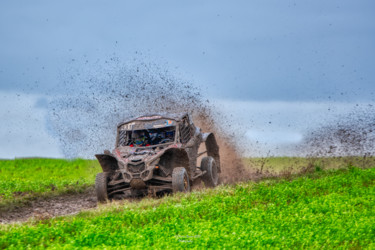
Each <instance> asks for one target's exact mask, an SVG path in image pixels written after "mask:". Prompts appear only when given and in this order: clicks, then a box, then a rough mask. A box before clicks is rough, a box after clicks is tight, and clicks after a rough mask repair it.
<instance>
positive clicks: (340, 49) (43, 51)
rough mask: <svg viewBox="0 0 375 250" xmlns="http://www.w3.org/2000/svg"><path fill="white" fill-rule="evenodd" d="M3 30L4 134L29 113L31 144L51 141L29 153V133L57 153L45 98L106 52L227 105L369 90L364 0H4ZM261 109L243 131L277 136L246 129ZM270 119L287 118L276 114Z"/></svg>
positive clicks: (373, 73)
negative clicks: (166, 73) (165, 72)
mask: <svg viewBox="0 0 375 250" xmlns="http://www.w3.org/2000/svg"><path fill="white" fill-rule="evenodd" d="M0 38H1V39H0V96H2V97H3V100H4V101H3V103H2V104H1V111H2V112H1V116H2V117H1V119H2V121H3V122H2V125H1V126H2V127H6V128H7V129H8V131H11V132H12V131H13V132H14V133H13V135H9V133H8V132H4V131H5V130H4V131H3V132H2V134H1V138H3V141H4V140H5V141H13V142H14V141H22V137H19V138H18V139H16V137H15V135H14V134H17V133H15V132H16V131H18V130H19V131H22V126H21V125H17V124H22V122H21V121H22V120H23V119H22V118H21V117H24V115H23V114H27V115H28V116H29V117H30V121H32V120H33V119H34V122H33V124H34V125H35V126H36V127H38V128H40V129H39V130H38V131H39V132H38V133H42V134H43V135H44V136H41V138H44V139H43V140H41V142H40V144H39V145H40V148H41V149H42V148H45V147H46V146H45V145H52V146H49V147H47V148H51V152H50V153H46V152H47V151H45V150H44V151H43V150H39V151H38V150H37V148H38V146H37V145H38V144H37V142H36V141H37V140H34V143H35V144H36V145H35V146H34V147H33V148H34V149H33V151H30V154H32V155H37V154H46V155H47V156H59V155H61V152H60V153H57V152H59V150H58V148H59V143H58V140H57V139H56V138H54V137H53V133H51V132H50V131H48V125H46V119H45V116H46V112H47V111H46V110H44V111H43V108H46V105H45V103H46V102H48V101H50V100H51V99H53V98H54V97H55V96H56V95H69V93H64V88H63V87H62V85H63V84H64V81H66V79H67V76H66V74H67V73H66V72H72V71H74V70H78V71H80V69H81V68H84V67H86V66H85V65H86V64H87V63H89V64H96V65H98V64H99V65H100V64H105V61H106V60H108V59H109V58H111V57H116V58H119V59H120V60H121V61H122V62H125V63H131V62H132V60H133V59H134V58H136V59H137V60H140V59H139V58H142V60H144V61H146V63H147V61H148V60H149V61H152V62H154V63H160V65H166V66H165V67H168V68H171V69H172V71H173V72H174V74H176V75H177V76H178V77H180V78H183V79H186V81H191V82H192V84H194V85H196V86H199V87H200V88H201V89H202V91H203V92H204V94H205V95H206V96H207V98H209V99H211V100H217V101H218V102H221V103H226V104H227V105H230V103H235V102H241V103H242V106H243V107H246V105H248V106H251V105H252V104H253V105H255V103H256V104H257V105H258V104H259V107H264V105H262V103H263V104H265V105H270V104H272V103H273V104H274V105H276V106H275V107H276V108H277V107H280V106H278V105H277V103H280V102H282V103H288V105H295V106H296V107H300V106H301V103H302V104H303V103H304V104H306V105H308V104H310V103H313V104H316V105H318V106H319V105H322V103H331V104H327V105H328V106H339V105H341V104H342V105H343V107H344V106H345V107H348V105H349V106H350V105H351V104H352V105H355V104H357V103H372V102H374V98H375V96H374V91H375V82H374V80H375V70H374V65H375V46H374V44H375V3H374V2H373V1H303V2H302V1H235V2H233V1H204V2H202V1H186V2H176V1H158V2H156V1H137V2H135V1H111V2H105V1H32V2H30V1H2V2H1V3H0ZM140 55H141V56H140ZM68 74H69V73H68ZM77 84H79V83H77ZM13 97H17V98H13ZM332 103H334V104H332ZM283 107H284V106H283ZM288 107H289V108H285V109H283V110H277V109H276V110H275V109H272V110H273V111H272V112H275V114H278V113H280V112H281V113H283V112H285V113H288V110H290V109H291V108H290V106H288ZM319 107H321V106H319ZM267 110H268V111H267ZM270 110H271V109H265V110H264V112H271V111H270ZM309 110H310V111H309V112H317V113H316V114H322V111H317V110H319V109H309ZM314 110H315V111H314ZM340 110H341V109H340ZM348 110H349V108H348ZM43 112H45V113H43ZM264 112H263V113H262V115H261V114H259V115H258V117H256V116H255V115H252V118H251V119H252V120H255V125H254V123H253V125H249V127H248V132H247V134H248V135H249V137H250V138H253V139H254V136H255V137H256V138H255V139H259V140H270V139H267V138H269V137H270V135H272V134H274V135H275V136H277V137H279V135H280V134H285V133H284V132H285V131H286V130H287V129H286V128H285V127H283V126H282V125H280V126H275V127H273V128H272V129H270V130H269V131H268V132H267V131H266V132H264V133H266V134H267V135H263V136H262V133H260V130H259V129H258V130H257V129H255V128H257V127H262V128H263V130H264V127H266V126H263V119H262V117H264V116H268V115H271V113H272V112H271V113H268V114H267V113H264ZM254 113H256V112H254ZM331 113H332V112H331ZM331 113H328V114H327V116H329V115H330V114H331ZM8 114H18V115H20V117H18V118H15V116H14V115H13V116H8ZM34 114H35V117H33V115H34ZM313 114H315V113H311V114H310V115H313ZM304 115H305V116H306V117H308V116H309V114H304ZM250 116H251V114H249V117H250ZM271 116H272V117H275V115H271ZM303 117H304V116H303V114H300V115H298V116H297V115H296V116H295V117H294V118H293V119H297V120H301V119H302V120H303V119H305V118H303ZM249 119H250V118H249ZM273 119H274V120H275V121H276V120H277V119H278V120H277V121H280V122H279V123H280V124H284V122H283V121H282V119H284V118H283V116H282V117H279V118H273ZM289 119H291V118H289ZM257 121H258V122H257ZM244 122H245V121H244ZM245 123H247V122H245ZM247 124H250V122H249V123H247ZM274 124H277V122H274ZM267 126H268V125H267ZM283 131H284V132H283ZM293 131H294V132H293V133H292V134H293V135H292V134H291V135H290V136H287V138H285V140H284V141H285V142H290V138H296V140H298V138H300V137H301V136H302V132H301V131H303V129H302V127H301V126H300V127H298V126H296V127H295V128H294V130H293ZM11 134H12V133H11ZM34 135H35V133H34ZM262 138H263V139H262ZM14 144H15V145H14V146H9V145H5V144H3V145H0V157H3V158H5V157H7V156H9V157H13V156H14V155H13V154H14V153H11V152H14V151H15V148H16V145H18V144H22V143H18V142H17V143H14ZM23 144H26V142H24V143H23ZM26 150H27V148H26V149H25V150H24V151H26ZM24 151H23V152H24ZM38 152H39V153H38ZM27 154H28V153H27Z"/></svg>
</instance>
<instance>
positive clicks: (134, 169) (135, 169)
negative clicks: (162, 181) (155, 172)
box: [128, 162, 146, 173]
mask: <svg viewBox="0 0 375 250" xmlns="http://www.w3.org/2000/svg"><path fill="white" fill-rule="evenodd" d="M145 168H146V167H145V163H144V162H142V163H140V164H131V163H129V164H128V169H129V171H130V172H131V173H140V172H142V171H143V170H145Z"/></svg>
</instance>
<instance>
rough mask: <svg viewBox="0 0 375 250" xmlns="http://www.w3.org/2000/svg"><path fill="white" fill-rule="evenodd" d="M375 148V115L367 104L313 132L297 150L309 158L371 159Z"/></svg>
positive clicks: (371, 107) (306, 136) (374, 153)
mask: <svg viewBox="0 0 375 250" xmlns="http://www.w3.org/2000/svg"><path fill="white" fill-rule="evenodd" d="M374 146H375V111H374V109H373V106H372V105H371V104H367V105H363V106H359V105H357V108H356V109H355V110H354V111H352V112H350V113H349V114H346V115H341V116H339V117H337V118H336V120H335V121H334V122H331V123H328V124H324V125H322V126H321V127H319V128H317V129H315V130H312V131H310V133H309V134H307V135H305V137H304V140H303V142H302V143H301V145H299V146H298V149H297V150H298V151H300V152H301V153H302V154H303V155H305V156H307V157H344V156H345V157H347V156H361V157H368V156H374V155H375V147H374Z"/></svg>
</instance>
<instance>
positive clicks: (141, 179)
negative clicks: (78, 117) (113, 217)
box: [95, 113, 221, 202]
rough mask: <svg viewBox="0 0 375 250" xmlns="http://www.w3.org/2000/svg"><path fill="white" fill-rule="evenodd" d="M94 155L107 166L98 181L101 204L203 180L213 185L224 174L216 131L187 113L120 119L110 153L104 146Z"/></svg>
mask: <svg viewBox="0 0 375 250" xmlns="http://www.w3.org/2000/svg"><path fill="white" fill-rule="evenodd" d="M199 151H200V152H199ZM95 156H96V158H97V159H98V161H99V163H100V165H101V167H102V169H103V172H102V173H98V175H97V176H96V181H95V189H96V194H97V198H98V201H99V202H104V201H107V200H111V199H118V198H120V199H121V198H126V197H129V196H138V195H147V194H151V195H156V194H157V193H160V192H188V191H190V188H191V186H192V185H193V183H199V182H200V181H199V180H202V181H203V182H204V183H205V185H206V186H208V187H215V186H216V185H217V184H218V181H219V173H220V172H221V169H220V156H219V147H218V144H217V142H216V139H215V136H214V134H213V133H202V132H201V129H200V128H198V127H196V126H195V125H194V124H193V122H192V120H191V118H190V116H189V114H187V113H184V114H174V115H170V114H169V115H159V114H157V115H147V116H141V117H138V118H136V119H133V120H130V121H126V122H123V123H120V124H119V125H118V126H117V137H116V145H115V149H114V150H113V151H112V153H111V152H109V151H108V150H106V151H104V154H97V155H95ZM198 160H199V161H200V165H199V166H197V161H198Z"/></svg>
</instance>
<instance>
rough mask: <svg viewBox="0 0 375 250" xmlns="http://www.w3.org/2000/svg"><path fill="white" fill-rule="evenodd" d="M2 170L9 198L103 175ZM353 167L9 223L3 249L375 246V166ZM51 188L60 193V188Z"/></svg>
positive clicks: (2, 232)
mask: <svg viewBox="0 0 375 250" xmlns="http://www.w3.org/2000/svg"><path fill="white" fill-rule="evenodd" d="M251 160H252V161H254V160H262V159H251ZM293 160H297V161H298V160H299V161H301V162H303V163H301V166H302V165H303V166H305V162H304V161H305V160H306V161H307V159H303V158H300V159H298V158H296V159H293ZM352 160H353V159H352ZM17 161H18V160H17ZM245 161H246V159H245ZM331 161H333V160H332V159H331ZM31 162H33V163H34V164H33V165H35V166H32V167H31V165H32V164H30V163H31ZM286 162H287V160H286V158H272V159H270V160H269V162H268V163H272V164H273V165H274V166H277V167H278V168H276V167H273V168H274V171H276V172H277V171H279V172H280V171H283V170H286V169H289V167H290V165H289V164H288V163H286ZM1 164H2V165H1V176H2V178H1V180H2V184H1V186H0V188H1V189H0V190H1V193H6V194H8V196H7V197H8V198H6V199H10V198H9V197H16V198H17V196H15V195H14V193H15V192H30V193H32V194H33V195H38V194H41V195H44V194H51V193H52V194H55V193H56V194H58V193H59V192H69V190H76V189H78V190H79V189H81V188H85V187H87V186H90V185H92V184H93V182H94V177H95V174H96V172H98V171H100V170H99V166H98V165H97V164H96V163H95V162H92V161H84V160H77V161H64V160H46V159H30V160H21V161H20V163H19V164H18V162H17V163H16V169H18V168H19V167H20V166H23V169H24V170H22V171H24V172H23V174H22V173H21V172H18V173H14V172H16V171H12V170H13V168H14V166H13V167H12V163H9V161H4V162H1ZM22 164H24V165H22ZM47 165H48V166H49V167H46V166H47ZM338 165H340V164H338ZM351 165H354V164H346V165H342V166H341V169H327V170H324V169H325V168H324V167H322V165H321V164H320V165H319V164H316V165H314V172H309V173H307V174H305V175H295V176H292V178H288V179H283V178H272V179H264V180H262V181H260V182H258V183H254V182H247V183H238V184H235V185H221V186H219V187H217V188H215V189H205V190H200V191H194V192H192V193H189V194H177V195H174V196H167V197H163V198H159V199H153V198H145V199H143V200H141V201H136V202H135V201H122V202H114V203H112V204H106V205H101V206H100V207H99V208H98V209H94V210H90V211H83V212H80V213H79V214H78V215H75V216H65V217H58V218H52V219H45V220H34V221H29V222H27V223H23V224H9V225H1V226H0V248H9V249H12V248H13V249H20V248H22V249H24V248H45V247H48V248H53V249H61V248H65V249H71V248H85V247H86V248H97V249H104V248H107V249H111V248H114V249H118V248H125V247H129V248H146V247H152V248H156V249H160V248H172V249H174V248H190V247H192V248H223V247H227V248H232V247H237V248H245V247H246V248H254V247H257V248H322V247H324V248H367V249H374V248H375V223H374V221H375V168H369V169H361V168H357V167H352V166H351ZM4 166H5V167H4ZM269 166H270V167H271V166H272V165H271V164H270V165H269ZM263 167H264V166H263ZM38 168H40V169H39V172H38V173H35V170H36V169H38ZM53 168H56V169H53ZM42 169H44V170H45V171H42ZM263 170H264V169H263ZM271 170H272V169H271ZM28 171H32V172H33V173H34V174H32V175H30V174H29V173H28ZM23 175H25V176H28V177H23V178H22V176H23ZM10 176H12V178H8V177H10ZM4 177H7V178H4ZM4 179H5V180H4ZM17 179H23V182H22V185H20V186H18V188H17V186H12V185H9V183H12V182H11V180H13V181H14V180H17ZM7 181H9V182H7ZM77 181H78V183H77ZM55 182H56V183H55ZM28 183H33V184H32V185H28ZM38 183H40V184H39V185H38ZM50 184H53V185H55V186H56V188H55V189H54V190H52V189H51V188H49V185H50ZM8 186H10V187H11V188H12V189H11V191H8V188H7V187H8ZM4 197H5V196H4Z"/></svg>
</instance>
